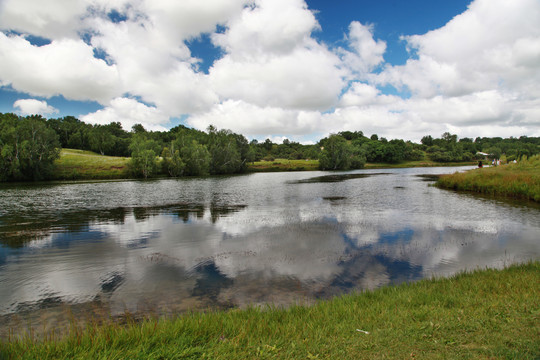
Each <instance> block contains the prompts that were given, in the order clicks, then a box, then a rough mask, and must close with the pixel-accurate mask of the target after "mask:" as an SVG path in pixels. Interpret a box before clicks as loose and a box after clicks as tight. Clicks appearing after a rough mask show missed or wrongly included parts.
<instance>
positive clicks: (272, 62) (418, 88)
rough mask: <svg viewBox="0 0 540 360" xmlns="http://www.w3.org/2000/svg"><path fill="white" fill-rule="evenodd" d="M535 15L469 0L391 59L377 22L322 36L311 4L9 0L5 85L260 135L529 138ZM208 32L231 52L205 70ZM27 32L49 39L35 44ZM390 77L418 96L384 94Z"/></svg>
mask: <svg viewBox="0 0 540 360" xmlns="http://www.w3.org/2000/svg"><path fill="white" fill-rule="evenodd" d="M113 10H114V11H116V12H117V13H118V14H120V17H119V19H121V21H113V20H111V18H110V17H109V15H110V13H111V11H113ZM323 15H324V14H323ZM117 20H118V19H117ZM538 23H540V4H539V3H538V1H537V0H515V1H511V2H509V1H506V0H475V1H473V2H472V3H471V4H470V5H469V8H468V10H467V11H465V12H464V13H463V14H461V15H458V16H456V17H455V18H454V19H452V20H451V21H450V22H449V23H448V24H446V25H445V26H443V27H441V28H439V29H435V30H433V31H430V32H428V33H426V34H418V35H409V36H404V37H403V39H404V40H405V41H406V42H407V45H408V47H409V49H410V50H411V54H412V55H411V58H410V59H409V60H408V61H407V63H406V64H405V65H401V66H392V65H390V64H385V63H384V58H383V55H384V53H385V51H386V46H387V44H386V43H385V42H384V41H382V40H378V39H376V38H375V37H374V29H375V28H376V27H377V24H374V25H370V24H362V23H360V22H358V21H353V22H351V23H350V25H349V28H348V32H347V35H346V37H345V41H346V45H347V46H346V47H341V48H334V47H333V46H334V44H325V43H324V42H322V41H320V40H316V39H314V37H313V36H312V33H313V32H314V31H322V32H323V33H324V30H325V29H321V27H320V25H319V23H318V22H317V19H316V17H315V15H314V13H313V12H312V11H310V10H309V9H308V8H307V6H306V3H305V2H304V0H229V1H222V0H207V1H197V0H185V1H174V0H115V1H109V0H70V1H66V0H50V1H47V2H46V3H45V2H36V1H34V0H4V1H2V2H1V3H0V30H2V31H4V32H0V85H1V86H11V87H12V88H13V89H15V90H16V91H19V92H21V93H26V94H29V95H31V96H40V97H45V98H47V97H51V96H56V95H62V96H64V97H65V98H67V99H71V100H90V101H97V102H99V103H101V104H102V105H103V106H104V107H105V108H104V109H102V110H100V111H97V112H95V113H93V114H88V115H87V116H84V117H83V118H84V119H86V120H88V121H94V122H106V121H121V122H123V123H124V122H125V126H127V128H130V126H131V125H132V124H134V123H136V122H137V123H142V124H143V125H144V126H145V127H147V128H149V129H165V128H166V126H167V125H168V123H169V118H170V117H180V116H183V115H188V116H189V118H188V119H189V124H190V125H192V126H196V127H197V128H203V129H204V128H206V127H207V126H208V125H209V124H214V125H216V126H218V127H219V128H229V129H232V130H233V131H236V132H241V133H243V134H245V135H247V136H253V137H257V138H261V137H276V136H277V137H283V136H291V138H294V137H299V136H301V135H307V136H308V139H307V140H310V139H311V138H309V136H311V137H312V139H311V140H317V139H318V138H320V136H321V135H325V134H327V133H328V132H336V131H341V130H362V131H364V132H365V133H378V134H379V135H380V136H385V137H387V138H405V139H419V138H420V137H421V136H423V135H425V134H432V135H436V136H438V135H440V134H441V133H442V132H444V131H449V130H451V131H454V132H456V133H458V135H460V136H462V135H465V134H466V136H470V134H471V133H472V132H473V131H476V132H477V134H473V135H479V136H483V135H484V134H494V135H497V134H498V136H506V135H515V136H519V135H522V134H526V135H530V136H534V135H536V134H538V129H539V128H540V123H539V121H540V120H539V119H540V117H539V110H538V109H539V108H540V104H539V100H538V99H540V27H539V26H538ZM218 27H219V28H220V31H218V30H217V29H218ZM11 31H15V33H12V32H11ZM8 34H9V35H8ZM19 34H20V35H19ZM81 34H84V36H83V35H81ZM202 34H209V35H210V37H211V40H212V42H213V44H214V45H215V46H217V47H219V48H220V49H221V50H222V51H223V54H222V55H221V56H220V57H219V58H218V59H217V60H216V61H215V62H214V63H213V64H212V66H211V67H210V69H209V73H208V74H205V73H203V72H201V71H199V61H200V60H199V59H196V58H194V57H193V55H192V53H191V50H190V48H189V47H188V45H187V44H188V43H189V41H191V40H193V39H195V38H197V37H199V36H201V35H202ZM28 35H37V36H41V37H45V38H48V39H50V41H51V42H50V43H49V44H48V45H44V46H36V45H32V44H31V43H30V42H29V41H28V39H30V38H29V37H28ZM321 38H324V36H321ZM331 49H333V50H331ZM96 54H97V55H96ZM103 59H105V60H103ZM387 85H392V86H394V87H396V88H398V89H400V90H404V93H408V92H410V94H411V96H410V98H406V97H399V96H397V95H388V94H385V93H384V92H383V91H382V90H381V87H382V86H387ZM21 97H22V95H21ZM133 98H137V99H140V100H141V102H140V103H139V102H137V101H135V100H133ZM143 103H144V104H143ZM145 104H146V105H145ZM130 108H135V109H139V110H141V113H143V114H145V115H146V116H136V114H133V113H131V111H130V110H129V109H130ZM108 119H109V120H108ZM126 119H127V120H126ZM315 137H317V138H315ZM304 140H306V137H304Z"/></svg>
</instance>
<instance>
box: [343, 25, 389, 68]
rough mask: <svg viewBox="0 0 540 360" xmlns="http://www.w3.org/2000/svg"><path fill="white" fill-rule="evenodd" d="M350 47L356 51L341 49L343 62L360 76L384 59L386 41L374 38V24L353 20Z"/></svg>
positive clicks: (350, 30) (350, 31) (349, 39)
mask: <svg viewBox="0 0 540 360" xmlns="http://www.w3.org/2000/svg"><path fill="white" fill-rule="evenodd" d="M348 42H349V47H350V48H351V49H353V50H354V51H353V52H351V51H347V50H344V49H339V52H340V53H341V54H342V55H343V62H344V63H345V65H346V66H347V67H349V68H350V69H351V70H352V71H353V72H356V73H358V74H359V75H360V76H362V75H364V74H366V73H368V72H369V71H371V70H373V69H374V68H375V67H376V66H378V65H380V64H381V63H382V62H383V61H384V58H383V54H384V52H385V51H386V43H385V42H384V41H381V40H377V41H376V40H375V39H374V38H373V25H363V24H362V23H360V22H358V21H353V22H352V23H351V25H350V26H349V36H348Z"/></svg>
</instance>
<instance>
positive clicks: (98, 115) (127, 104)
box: [81, 98, 169, 131]
mask: <svg viewBox="0 0 540 360" xmlns="http://www.w3.org/2000/svg"><path fill="white" fill-rule="evenodd" d="M81 120H82V121H84V122H87V123H90V124H101V125H106V124H109V123H111V122H119V123H121V124H122V128H123V129H124V130H127V131H130V130H131V127H132V126H133V125H135V124H142V125H143V126H144V127H145V129H146V130H153V131H166V128H165V127H164V126H163V125H164V124H166V123H167V122H168V121H169V118H168V116H166V115H165V114H164V113H163V112H162V111H161V110H159V109H157V108H155V107H152V106H147V105H145V104H143V103H140V102H138V101H137V100H135V99H130V98H116V99H113V100H112V101H111V102H110V104H109V105H108V106H107V107H105V108H104V109H102V110H98V111H96V112H94V113H90V114H87V115H84V116H81Z"/></svg>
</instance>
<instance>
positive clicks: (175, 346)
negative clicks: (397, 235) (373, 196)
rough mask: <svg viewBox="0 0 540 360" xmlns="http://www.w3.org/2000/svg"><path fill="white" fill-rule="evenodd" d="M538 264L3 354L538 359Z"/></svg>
mask: <svg viewBox="0 0 540 360" xmlns="http://www.w3.org/2000/svg"><path fill="white" fill-rule="evenodd" d="M539 278H540V262H538V261H537V262H529V263H526V264H520V265H513V266H510V267H508V268H506V269H503V270H493V269H484V270H476V271H472V272H464V273H460V274H458V275H456V276H453V277H450V278H442V279H430V280H423V281H419V282H416V283H412V284H402V285H399V286H391V287H385V288H381V289H378V290H374V291H368V292H363V293H360V294H355V295H346V296H342V297H338V298H335V299H333V300H329V301H321V302H318V303H316V304H315V305H312V306H301V305H297V306H292V307H290V308H287V309H280V308H275V307H272V306H268V307H265V308H256V307H251V308H248V309H244V310H231V311H221V312H206V313H190V314H187V315H183V316H179V317H177V318H175V319H156V318H154V319H147V320H144V321H142V322H135V321H128V324H127V325H119V324H115V323H109V324H106V325H94V326H87V327H86V328H79V329H74V330H73V331H72V333H71V334H70V335H69V336H68V337H66V338H63V339H56V340H55V339H48V340H46V341H43V340H41V341H36V340H35V339H32V338H30V337H27V338H24V339H19V340H14V341H11V342H5V343H1V344H0V358H2V359H72V358H74V359H83V358H84V359H86V358H91V359H388V358H392V359H405V358H422V359H427V358H429V359H495V358H496V359H503V358H507V359H537V358H538V356H540V341H539V338H538V334H539V333H540V318H539V317H540V299H539V298H538V293H539V290H540V285H539V282H538V279H539Z"/></svg>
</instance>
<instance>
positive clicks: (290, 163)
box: [248, 159, 476, 172]
mask: <svg viewBox="0 0 540 360" xmlns="http://www.w3.org/2000/svg"><path fill="white" fill-rule="evenodd" d="M474 164H476V162H461V163H438V162H434V161H431V160H420V161H403V162H400V163H396V164H391V163H367V164H366V165H365V167H364V168H365V169H389V168H409V167H435V166H462V165H474ZM306 170H319V160H287V159H275V160H274V161H256V162H254V163H252V164H249V165H248V171H253V172H270V171H306Z"/></svg>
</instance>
